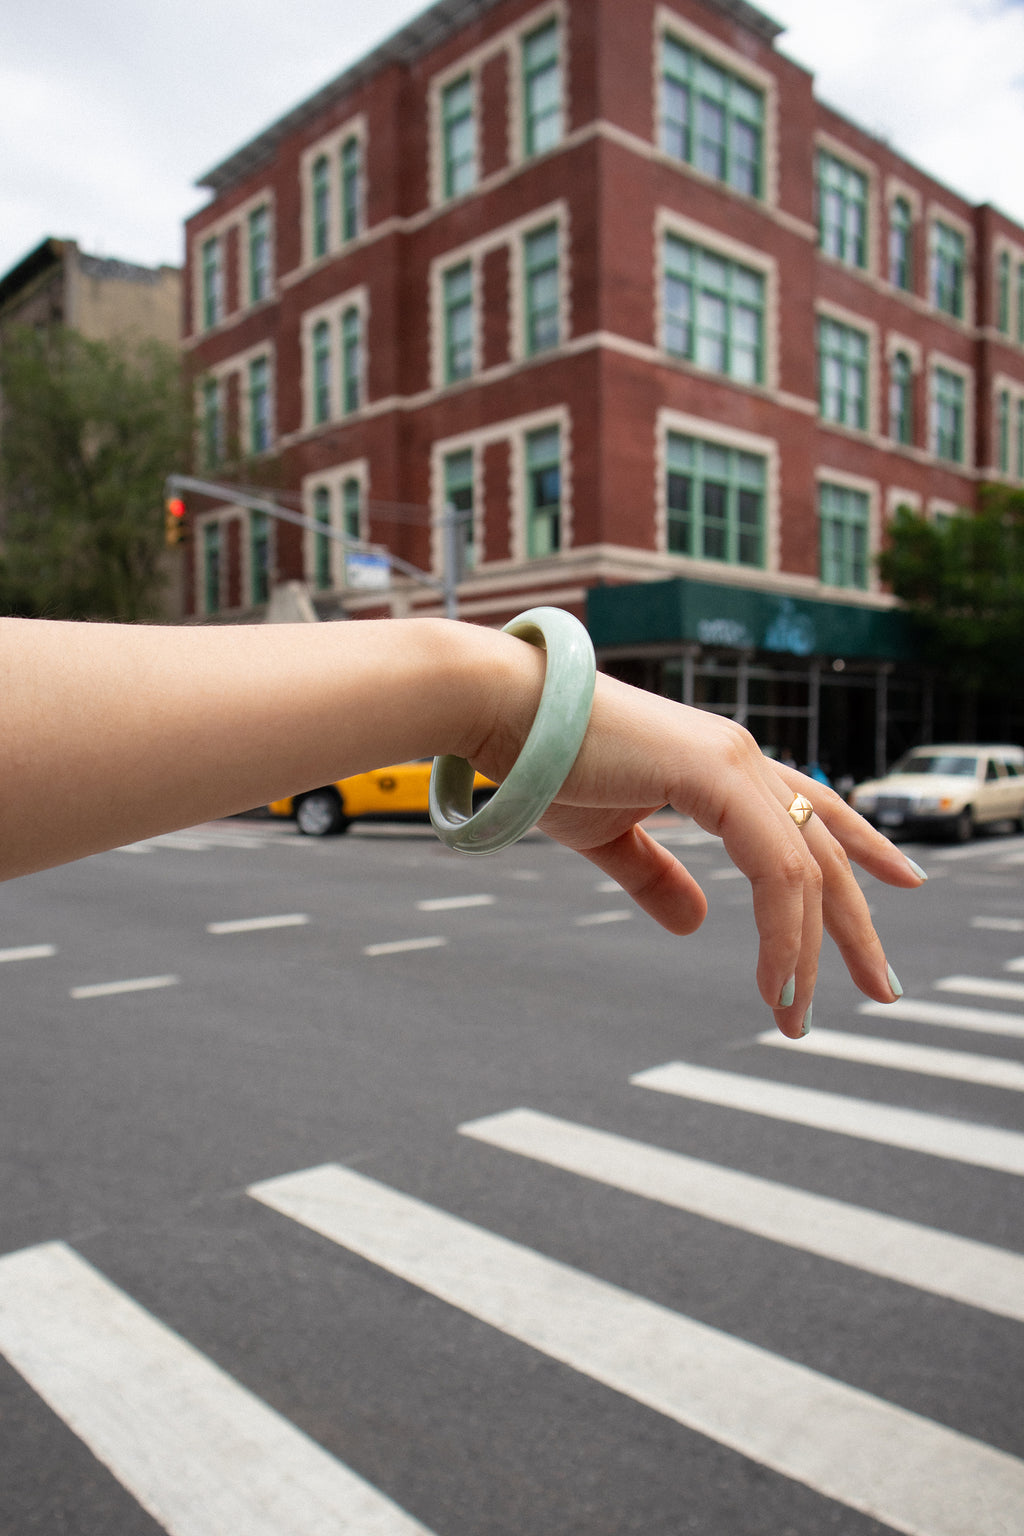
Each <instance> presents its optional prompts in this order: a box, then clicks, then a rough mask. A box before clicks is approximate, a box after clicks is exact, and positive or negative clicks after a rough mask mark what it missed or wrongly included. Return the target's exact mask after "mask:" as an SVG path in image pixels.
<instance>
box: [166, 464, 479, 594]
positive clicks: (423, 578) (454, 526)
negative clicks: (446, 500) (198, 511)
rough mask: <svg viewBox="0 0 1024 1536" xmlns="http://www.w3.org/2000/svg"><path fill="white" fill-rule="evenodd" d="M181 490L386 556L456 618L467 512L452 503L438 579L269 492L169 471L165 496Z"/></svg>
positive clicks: (445, 522)
mask: <svg viewBox="0 0 1024 1536" xmlns="http://www.w3.org/2000/svg"><path fill="white" fill-rule="evenodd" d="M183 491H194V492H196V493H197V494H198V495H200V496H210V497H212V498H213V499H214V500H216V501H226V502H229V503H230V504H231V505H232V506H238V507H248V508H249V510H250V511H251V512H262V513H263V514H264V515H265V516H266V517H273V518H276V519H277V521H278V522H282V523H291V524H292V526H293V527H295V528H305V529H307V530H308V531H309V532H310V533H316V534H319V535H320V537H321V538H325V539H333V540H334V542H335V543H337V544H341V545H343V546H344V547H345V548H346V549H350V550H352V551H353V552H355V553H358V554H364V555H378V556H379V557H380V558H381V559H382V560H386V561H387V563H388V565H389V566H390V567H391V569H392V570H395V571H400V572H401V574H402V575H403V576H408V577H410V578H411V579H412V580H413V581H418V582H419V583H420V584H421V585H423V586H425V587H433V589H434V590H435V591H436V592H440V593H441V594H442V596H443V598H444V611H445V617H446V618H449V619H456V618H458V616H459V615H458V583H459V574H460V565H461V541H460V539H459V530H460V529H461V528H462V527H463V526H464V524H465V522H466V521H467V518H468V516H470V515H471V514H467V513H464V512H456V510H455V508H454V507H446V508H445V512H444V517H443V518H442V519H441V528H442V534H443V544H444V551H443V552H444V576H443V578H442V579H441V580H438V578H437V577H436V576H431V575H430V573H429V572H428V571H422V570H420V568H419V566H417V565H412V564H411V563H410V562H409V561H408V560H403V559H402V558H401V556H399V555H393V554H392V553H391V551H390V550H389V549H387V548H386V547H385V546H384V545H382V544H366V543H363V541H362V540H360V539H352V538H350V537H349V536H348V534H346V533H340V532H339V531H338V529H337V528H332V527H331V526H330V525H329V524H327V523H319V522H315V521H314V520H313V519H312V518H311V517H303V515H302V513H301V512H293V511H292V510H291V508H290V507H282V506H281V504H280V502H276V501H273V500H272V499H271V498H270V497H269V496H264V495H262V494H260V493H259V492H255V491H248V490H245V489H244V488H243V487H241V486H235V485H224V484H221V483H219V482H217V481H214V480H200V479H197V478H196V477H195V476H194V475H168V477H167V479H166V480H165V482H164V497H165V499H170V498H172V497H175V496H180V495H181V493H182V492H183Z"/></svg>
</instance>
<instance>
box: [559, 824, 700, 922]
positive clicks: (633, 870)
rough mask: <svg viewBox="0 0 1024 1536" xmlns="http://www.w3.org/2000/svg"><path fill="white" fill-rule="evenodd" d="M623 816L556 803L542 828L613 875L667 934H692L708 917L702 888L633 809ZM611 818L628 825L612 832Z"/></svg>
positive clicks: (604, 871)
mask: <svg viewBox="0 0 1024 1536" xmlns="http://www.w3.org/2000/svg"><path fill="white" fill-rule="evenodd" d="M621 817H622V820H621V821H620V818H619V817H618V816H616V815H615V814H612V815H611V817H610V818H609V815H608V813H606V812H593V811H587V810H584V809H581V808H578V807H574V806H558V805H556V806H552V807H551V809H550V810H549V811H548V812H547V813H546V814H545V816H544V818H543V820H542V821H541V826H542V828H543V829H544V831H545V832H547V833H548V835H549V836H551V837H553V838H555V839H556V840H557V841H558V842H561V843H565V844H566V845H567V846H568V847H570V848H574V849H575V850H576V852H577V853H582V854H583V856H584V858H586V859H589V860H590V862H591V863H592V864H594V865H596V866H597V868H598V869H600V870H601V871H602V872H603V873H604V874H606V875H608V876H610V878H611V879H612V880H614V881H615V882H616V884H617V885H620V886H621V887H622V889H623V890H624V891H625V893H626V895H627V896H629V897H630V898H631V899H632V900H633V901H635V902H636V904H637V906H638V907H640V908H641V909H642V910H643V911H644V912H646V913H647V914H648V916H649V917H653V918H654V920H655V922H657V923H660V925H661V926H662V928H666V929H668V931H669V933H675V934H687V933H693V932H694V931H695V929H697V928H699V927H700V925H701V923H702V922H703V921H704V918H705V916H706V915H707V901H706V899H705V896H704V892H703V891H702V890H701V888H700V886H699V885H698V884H697V882H696V880H694V878H693V876H692V875H691V874H690V872H689V870H687V869H686V868H685V867H684V866H683V865H682V864H680V862H679V860H678V859H677V858H675V856H674V855H673V854H671V853H670V852H669V850H668V849H667V848H665V847H663V846H662V844H661V843H658V842H656V841H655V840H654V838H653V837H651V836H650V834H649V833H647V832H645V831H644V829H643V827H641V826H639V825H637V821H636V813H635V812H623V813H621ZM609 820H610V821H611V827H612V828H614V827H615V824H616V822H619V825H623V824H624V826H623V830H622V831H621V832H614V831H613V834H612V835H611V836H609V835H608V834H609V830H610V829H609ZM598 838H599V839H600V840H598Z"/></svg>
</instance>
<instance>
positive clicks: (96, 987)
mask: <svg viewBox="0 0 1024 1536" xmlns="http://www.w3.org/2000/svg"><path fill="white" fill-rule="evenodd" d="M178 981H179V977H177V976H137V977H136V978H135V979H134V980H132V981H99V982H94V983H93V984H92V985H91V986H87V987H72V988H71V996H72V997H78V998H81V997H116V996H117V995H118V994H119V993H121V992H155V991H156V990H158V989H159V988H160V987H176V986H177V985H178Z"/></svg>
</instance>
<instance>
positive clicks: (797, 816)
mask: <svg viewBox="0 0 1024 1536" xmlns="http://www.w3.org/2000/svg"><path fill="white" fill-rule="evenodd" d="M786 815H787V816H792V818H793V820H794V821H795V822H796V824H797V826H798V827H801V828H803V827H806V825H807V823H808V822H809V821H810V819H811V817H812V816H813V815H814V806H813V805H812V804H811V802H810V801H809V800H808V798H807V796H806V795H796V796H794V799H793V803H792V805H791V806H789V808H788V809H787V811H786Z"/></svg>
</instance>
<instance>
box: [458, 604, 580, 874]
mask: <svg viewBox="0 0 1024 1536" xmlns="http://www.w3.org/2000/svg"><path fill="white" fill-rule="evenodd" d="M504 632H505V633H506V634H510V635H515V636H517V637H518V639H520V640H528V641H529V642H530V644H531V645H537V646H540V647H541V649H542V650H546V651H547V657H548V659H547V670H546V672H545V675H544V688H543V691H542V693H541V696H540V704H539V705H538V708H537V714H536V718H535V719H534V722H533V725H532V726H531V727H530V733H529V735H528V736H527V738H526V741H525V742H524V743H523V748H522V751H521V752H520V754H519V756H518V757H517V758H516V760H515V762H514V763H513V765H512V767H511V769H510V770H509V774H508V777H507V778H506V779H505V780H504V781H503V782H502V783H501V784H499V786H498V788H497V789H496V790H495V792H494V794H493V795H492V796H491V798H490V799H489V800H488V801H487V803H486V804H485V805H484V806H482V807H481V809H480V810H479V811H477V812H476V814H475V815H474V814H473V779H474V772H473V768H472V767H471V765H470V764H469V763H468V762H467V761H466V759H465V758H464V757H435V759H434V767H433V770H432V772H431V775H430V820H431V822H432V823H433V826H434V831H435V832H436V833H437V835H438V837H439V838H440V839H441V841H442V843H445V844H446V845H447V846H448V847H449V848H455V849H457V850H458V852H459V853H497V852H498V850H499V849H501V848H507V847H508V846H509V845H510V844H511V843H515V842H518V841H519V839H520V838H521V837H524V836H525V835H526V833H527V832H529V830H530V828H531V827H535V826H536V825H537V822H538V821H539V820H540V818H541V817H542V816H543V814H544V812H545V811H546V810H547V808H548V806H549V805H550V804H551V802H552V800H554V798H555V796H556V795H557V794H558V791H559V790H560V789H561V787H562V785H563V784H564V783H565V781H566V779H567V778H568V777H569V773H570V770H571V768H572V765H573V763H574V762H575V761H576V759H577V757H578V756H579V751H580V747H581V746H582V745H583V738H584V736H585V735H586V734H587V726H588V725H589V723H590V711H591V707H592V705H593V702H594V683H595V679H596V676H597V664H596V662H595V660H594V647H593V645H592V644H591V642H590V636H589V635H588V634H587V631H586V630H585V629H584V627H583V625H582V624H581V623H580V621H579V619H574V618H573V616H572V614H571V613H565V612H564V611H563V610H562V609H561V608H530V609H529V610H528V611H527V612H526V613H521V614H520V615H519V617H518V618H515V619H513V620H512V621H511V623H509V624H506V625H505V628H504Z"/></svg>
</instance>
